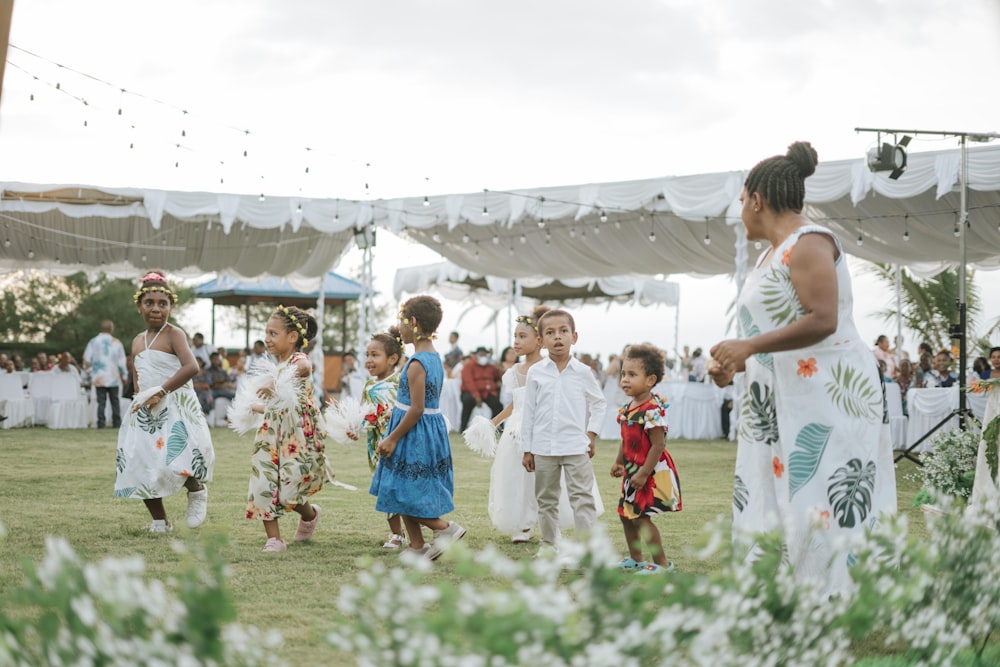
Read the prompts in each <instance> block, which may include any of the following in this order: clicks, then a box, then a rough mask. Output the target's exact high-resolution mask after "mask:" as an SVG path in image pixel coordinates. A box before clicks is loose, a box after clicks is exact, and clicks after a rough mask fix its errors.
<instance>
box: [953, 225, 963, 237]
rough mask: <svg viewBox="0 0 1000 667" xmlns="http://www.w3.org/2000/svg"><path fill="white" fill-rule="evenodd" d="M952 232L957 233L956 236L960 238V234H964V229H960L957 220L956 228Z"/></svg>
mask: <svg viewBox="0 0 1000 667" xmlns="http://www.w3.org/2000/svg"><path fill="white" fill-rule="evenodd" d="M952 233H953V234H954V235H955V238H958V237H959V236H961V235H962V230H961V229H959V227H958V223H957V222H956V223H955V229H954V231H953V232H952Z"/></svg>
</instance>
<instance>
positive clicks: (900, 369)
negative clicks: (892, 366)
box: [893, 359, 917, 417]
mask: <svg viewBox="0 0 1000 667" xmlns="http://www.w3.org/2000/svg"><path fill="white" fill-rule="evenodd" d="M893 380H894V381H895V382H896V384H898V385H899V397H900V399H902V402H903V416H906V417H908V416H909V415H910V412H909V410H908V409H907V407H906V392H907V391H909V390H910V387H915V386H916V382H917V377H916V375H914V373H913V364H912V363H911V362H910V360H909V359H900V360H899V364H898V365H897V366H896V376H895V377H894V378H893Z"/></svg>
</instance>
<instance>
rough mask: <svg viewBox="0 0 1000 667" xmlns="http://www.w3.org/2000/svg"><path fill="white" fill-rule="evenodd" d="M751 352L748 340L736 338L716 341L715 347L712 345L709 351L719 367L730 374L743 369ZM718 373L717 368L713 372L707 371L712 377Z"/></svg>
mask: <svg viewBox="0 0 1000 667" xmlns="http://www.w3.org/2000/svg"><path fill="white" fill-rule="evenodd" d="M753 353H754V351H753V346H752V345H751V344H750V342H749V341H745V340H737V339H730V340H724V341H722V342H721V343H716V345H715V347H713V348H712V349H711V351H710V352H709V354H711V355H712V359H713V360H714V361H715V363H716V364H718V365H719V368H721V370H722V371H725V372H726V373H730V374H734V373H737V372H739V371H742V370H745V369H746V363H747V359H749V358H750V355H752V354H753ZM712 367H713V368H714V367H715V364H712ZM718 373H719V371H718V370H716V372H715V373H714V374H713V373H712V372H711V371H709V374H710V375H712V377H713V379H714V378H715V377H716V375H718ZM730 379H731V378H730ZM716 382H718V381H716ZM727 384H728V383H727Z"/></svg>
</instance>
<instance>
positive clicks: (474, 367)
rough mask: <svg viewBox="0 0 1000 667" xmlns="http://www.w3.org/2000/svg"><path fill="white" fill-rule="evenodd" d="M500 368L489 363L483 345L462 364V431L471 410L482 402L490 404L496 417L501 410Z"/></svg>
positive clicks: (487, 352)
mask: <svg viewBox="0 0 1000 667" xmlns="http://www.w3.org/2000/svg"><path fill="white" fill-rule="evenodd" d="M500 376H501V374H500V368H499V367H498V366H496V365H495V364H491V363H490V351H489V350H487V349H486V348H485V347H478V348H476V352H475V354H474V355H473V360H470V361H467V362H466V363H465V364H464V365H463V366H462V425H461V427H460V428H459V430H460V431H462V432H464V431H465V429H466V428H467V427H468V426H469V418H470V417H471V416H472V410H473V409H474V408H477V407H479V406H480V405H482V404H483V403H485V404H486V405H488V406H490V410H491V411H492V412H493V415H492V417H496V416H497V415H498V414H500V411H501V410H503V406H502V405H501V404H500Z"/></svg>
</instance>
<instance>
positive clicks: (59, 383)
mask: <svg viewBox="0 0 1000 667" xmlns="http://www.w3.org/2000/svg"><path fill="white" fill-rule="evenodd" d="M49 389H50V391H51V393H50V398H51V402H50V403H49V407H48V412H47V413H46V417H45V425H46V426H48V427H49V428H55V429H64V428H87V426H88V425H89V423H90V415H89V411H90V410H89V403H88V401H87V397H86V395H85V394H84V393H83V389H82V388H81V387H80V381H79V380H78V379H77V378H76V377H75V376H73V375H69V374H66V373H53V374H52V377H51V383H50V385H49Z"/></svg>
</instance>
